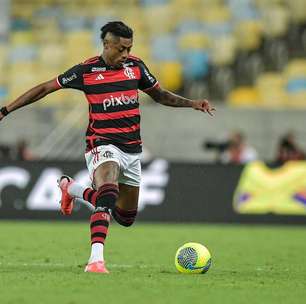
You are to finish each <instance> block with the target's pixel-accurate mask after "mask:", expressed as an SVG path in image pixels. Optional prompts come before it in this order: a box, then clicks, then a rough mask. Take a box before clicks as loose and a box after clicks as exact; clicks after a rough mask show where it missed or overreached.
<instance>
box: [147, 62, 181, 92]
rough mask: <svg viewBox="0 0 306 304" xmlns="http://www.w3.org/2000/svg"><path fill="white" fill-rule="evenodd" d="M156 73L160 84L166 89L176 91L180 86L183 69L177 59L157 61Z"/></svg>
mask: <svg viewBox="0 0 306 304" xmlns="http://www.w3.org/2000/svg"><path fill="white" fill-rule="evenodd" d="M152 72H153V70H152ZM157 75H158V79H159V82H160V83H161V85H162V86H163V87H165V88H166V89H168V90H172V91H177V90H179V89H180V88H181V87H182V81H183V80H182V79H183V69H182V65H181V63H180V62H179V61H173V62H170V61H168V62H167V61H165V62H159V72H158V73H157Z"/></svg>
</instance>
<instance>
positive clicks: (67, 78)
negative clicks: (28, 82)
mask: <svg viewBox="0 0 306 304" xmlns="http://www.w3.org/2000/svg"><path fill="white" fill-rule="evenodd" d="M82 75H83V67H82V65H81V64H78V65H75V66H73V67H72V68H70V69H69V70H67V71H66V72H65V73H63V74H60V75H59V76H58V77H57V78H55V79H52V80H50V81H47V82H44V83H41V84H39V85H38V86H36V87H34V88H32V89H30V90H29V91H27V92H25V93H24V94H23V95H21V96H19V97H18V98H17V99H16V100H14V101H13V102H12V103H10V104H8V105H7V106H5V107H3V108H1V109H0V121H1V120H2V119H3V117H4V116H6V115H7V114H9V113H11V112H13V111H15V110H17V109H19V108H21V107H24V106H26V105H28V104H31V103H33V102H35V101H38V100H40V99H42V98H43V97H45V96H46V95H48V94H50V93H52V92H55V91H57V90H59V89H62V88H63V89H64V88H67V89H69V88H70V89H77V90H82V89H83V77H82Z"/></svg>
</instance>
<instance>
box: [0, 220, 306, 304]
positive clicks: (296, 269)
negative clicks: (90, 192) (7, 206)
mask: <svg viewBox="0 0 306 304" xmlns="http://www.w3.org/2000/svg"><path fill="white" fill-rule="evenodd" d="M0 231H1V233H0V303H1V304H5V303H12V304H13V303H18V304H23V303H31V304H33V303H43V304H49V303H50V304H51V303H52V304H54V303H56V304H74V303H85V304H90V303H105V304H109V303H122V304H124V303H176V304H177V303H184V304H186V303H209V304H213V303H225V304H227V303H235V304H237V303H247V304H250V303H260V304H270V303H277V304H280V303H306V227H288V226H286V227H285V226H269V227H267V226H247V225H204V224H203V225H200V224H197V225H195V224H192V225H187V224H168V225H167V224H141V223H136V224H135V226H133V227H130V228H123V227H120V226H118V225H112V226H111V228H110V233H109V236H108V239H107V244H106V248H105V258H106V262H107V266H108V268H109V270H110V271H111V274H110V275H100V274H88V273H84V272H83V270H84V265H85V263H86V261H87V258H88V255H89V227H88V224H87V223H85V222H78V223H72V222H65V223H63V222H27V221H21V222H17V221H15V222H9V221H1V222H0ZM189 241H194V242H199V243H202V244H205V245H206V246H207V247H208V248H209V250H210V251H211V254H212V258H213V264H212V267H211V269H210V270H209V271H208V273H206V274H204V275H184V274H179V273H177V272H176V269H175V267H174V255H175V252H176V250H177V248H178V247H179V246H180V245H182V244H184V243H185V242H189Z"/></svg>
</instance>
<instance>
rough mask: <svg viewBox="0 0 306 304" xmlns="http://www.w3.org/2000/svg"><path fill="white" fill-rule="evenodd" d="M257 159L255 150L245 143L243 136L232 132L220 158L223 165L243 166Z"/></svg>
mask: <svg viewBox="0 0 306 304" xmlns="http://www.w3.org/2000/svg"><path fill="white" fill-rule="evenodd" d="M256 159H257V152H256V150H255V149H254V148H253V147H252V146H250V145H249V144H247V143H246V140H245V136H244V135H243V134H242V133H241V132H237V131H235V132H233V133H232V134H231V135H230V137H229V143H228V147H227V149H226V150H225V151H224V153H223V155H222V156H221V160H222V162H223V163H227V164H245V163H248V162H250V161H253V160H256Z"/></svg>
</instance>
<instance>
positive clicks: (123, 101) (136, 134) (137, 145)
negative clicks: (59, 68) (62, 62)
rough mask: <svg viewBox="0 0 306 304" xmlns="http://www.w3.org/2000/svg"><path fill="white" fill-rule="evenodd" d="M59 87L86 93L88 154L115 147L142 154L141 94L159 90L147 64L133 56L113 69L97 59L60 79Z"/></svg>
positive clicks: (58, 81)
mask: <svg viewBox="0 0 306 304" xmlns="http://www.w3.org/2000/svg"><path fill="white" fill-rule="evenodd" d="M57 83H58V85H59V86H60V87H62V88H72V89H77V90H81V91H83V92H84V93H85V96H86V98H87V101H88V104H89V124H88V128H87V132H86V146H87V149H86V150H87V151H89V150H91V149H92V148H94V147H97V146H100V145H107V144H113V145H115V146H117V147H118V148H119V149H121V150H122V151H124V152H128V153H140V152H141V150H142V149H141V145H142V142H141V137H140V111H139V102H138V90H142V91H144V92H145V91H147V90H150V89H152V88H153V87H156V86H158V81H157V80H156V78H155V77H154V76H153V75H152V74H151V73H150V71H149V69H148V68H147V67H146V65H145V64H144V63H143V61H141V60H140V59H139V58H137V57H134V56H129V58H128V59H127V61H126V62H125V63H124V65H123V67H122V68H120V69H113V68H111V67H110V66H108V65H107V64H106V63H105V62H104V60H103V59H102V57H101V56H97V57H93V58H90V59H89V60H87V61H85V62H84V63H81V64H78V65H76V66H74V67H72V68H71V69H69V70H68V71H66V72H65V73H63V74H61V75H59V76H58V77H57Z"/></svg>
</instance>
